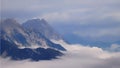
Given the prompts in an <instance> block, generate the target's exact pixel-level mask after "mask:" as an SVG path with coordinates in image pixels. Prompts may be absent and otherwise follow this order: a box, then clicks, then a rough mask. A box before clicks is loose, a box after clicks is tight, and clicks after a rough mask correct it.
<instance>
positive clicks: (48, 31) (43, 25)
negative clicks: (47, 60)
mask: <svg viewBox="0 0 120 68" xmlns="http://www.w3.org/2000/svg"><path fill="white" fill-rule="evenodd" d="M23 26H24V27H25V28H26V29H31V30H33V31H37V32H39V33H41V34H43V35H44V36H45V37H46V38H49V39H55V40H59V39H61V36H60V35H59V34H58V33H57V32H56V31H55V30H54V29H53V28H52V27H51V26H50V25H49V24H48V22H47V21H46V20H45V19H32V20H28V21H26V22H25V23H23Z"/></svg>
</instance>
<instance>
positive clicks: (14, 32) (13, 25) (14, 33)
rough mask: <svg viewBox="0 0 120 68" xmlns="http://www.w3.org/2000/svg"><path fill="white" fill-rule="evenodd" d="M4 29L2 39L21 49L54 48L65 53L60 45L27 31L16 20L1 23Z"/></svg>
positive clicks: (2, 29)
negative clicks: (22, 47)
mask: <svg viewBox="0 0 120 68" xmlns="http://www.w3.org/2000/svg"><path fill="white" fill-rule="evenodd" d="M1 25H2V27H1V28H0V32H1V35H0V36H1V37H0V38H2V39H4V40H7V41H9V42H10V43H14V44H16V45H17V46H19V47H21V46H24V47H35V46H37V47H42V48H54V49H58V50H63V51H65V48H63V47H62V46H61V45H59V44H54V43H53V42H51V41H50V40H49V39H47V38H46V37H45V36H44V35H43V34H41V33H39V32H37V31H33V30H29V29H25V28H23V27H22V26H21V25H20V24H18V22H17V21H16V20H14V19H6V20H4V21H2V22H1Z"/></svg>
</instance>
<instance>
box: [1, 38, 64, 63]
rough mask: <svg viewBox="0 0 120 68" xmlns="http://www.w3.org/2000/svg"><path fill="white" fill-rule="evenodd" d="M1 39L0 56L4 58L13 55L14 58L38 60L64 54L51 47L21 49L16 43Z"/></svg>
mask: <svg viewBox="0 0 120 68" xmlns="http://www.w3.org/2000/svg"><path fill="white" fill-rule="evenodd" d="M0 40H1V43H0V44H1V45H0V56H1V57H3V58H5V57H11V59H12V60H24V59H31V60H33V61H38V60H50V59H55V58H57V56H62V55H63V54H62V53H61V52H59V51H57V50H54V49H51V48H47V49H44V48H36V49H30V48H24V49H19V48H18V47H17V46H16V45H15V44H12V43H10V42H8V41H6V40H3V39H0Z"/></svg>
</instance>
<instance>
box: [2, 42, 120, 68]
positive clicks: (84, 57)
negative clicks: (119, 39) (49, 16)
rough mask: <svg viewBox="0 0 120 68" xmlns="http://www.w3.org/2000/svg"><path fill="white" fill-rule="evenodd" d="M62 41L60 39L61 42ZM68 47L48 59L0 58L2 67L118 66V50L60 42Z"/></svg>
mask: <svg viewBox="0 0 120 68" xmlns="http://www.w3.org/2000/svg"><path fill="white" fill-rule="evenodd" d="M61 42H62V41H60V43H61ZM62 44H63V45H64V47H66V48H67V49H68V51H67V52H65V56H62V57H59V58H60V59H54V60H49V61H47V60H46V61H39V62H31V61H29V60H23V61H12V60H9V59H2V58H0V62H1V63H0V66H1V67H2V68H119V67H120V61H119V60H120V52H114V53H110V52H107V51H104V50H102V49H101V48H97V47H85V46H82V45H78V44H74V45H68V44H66V43H64V42H62Z"/></svg>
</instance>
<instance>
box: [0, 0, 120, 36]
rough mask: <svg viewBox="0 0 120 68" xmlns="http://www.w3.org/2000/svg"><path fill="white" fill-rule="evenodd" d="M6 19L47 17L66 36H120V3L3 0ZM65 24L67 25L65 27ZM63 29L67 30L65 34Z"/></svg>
mask: <svg viewBox="0 0 120 68" xmlns="http://www.w3.org/2000/svg"><path fill="white" fill-rule="evenodd" d="M0 1H1V4H2V7H0V11H1V12H2V13H1V15H2V18H16V19H18V20H20V21H22V22H23V21H25V20H26V19H31V18H45V19H46V20H47V21H48V22H49V23H50V24H52V25H58V24H59V26H57V29H58V30H59V31H61V33H63V34H68V33H73V34H75V35H78V36H82V37H95V38H96V37H105V36H108V37H109V36H110V37H114V38H118V37H120V7H119V6H120V0H0ZM63 25H64V26H63ZM61 27H62V28H65V30H64V31H63V30H62V29H61Z"/></svg>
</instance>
